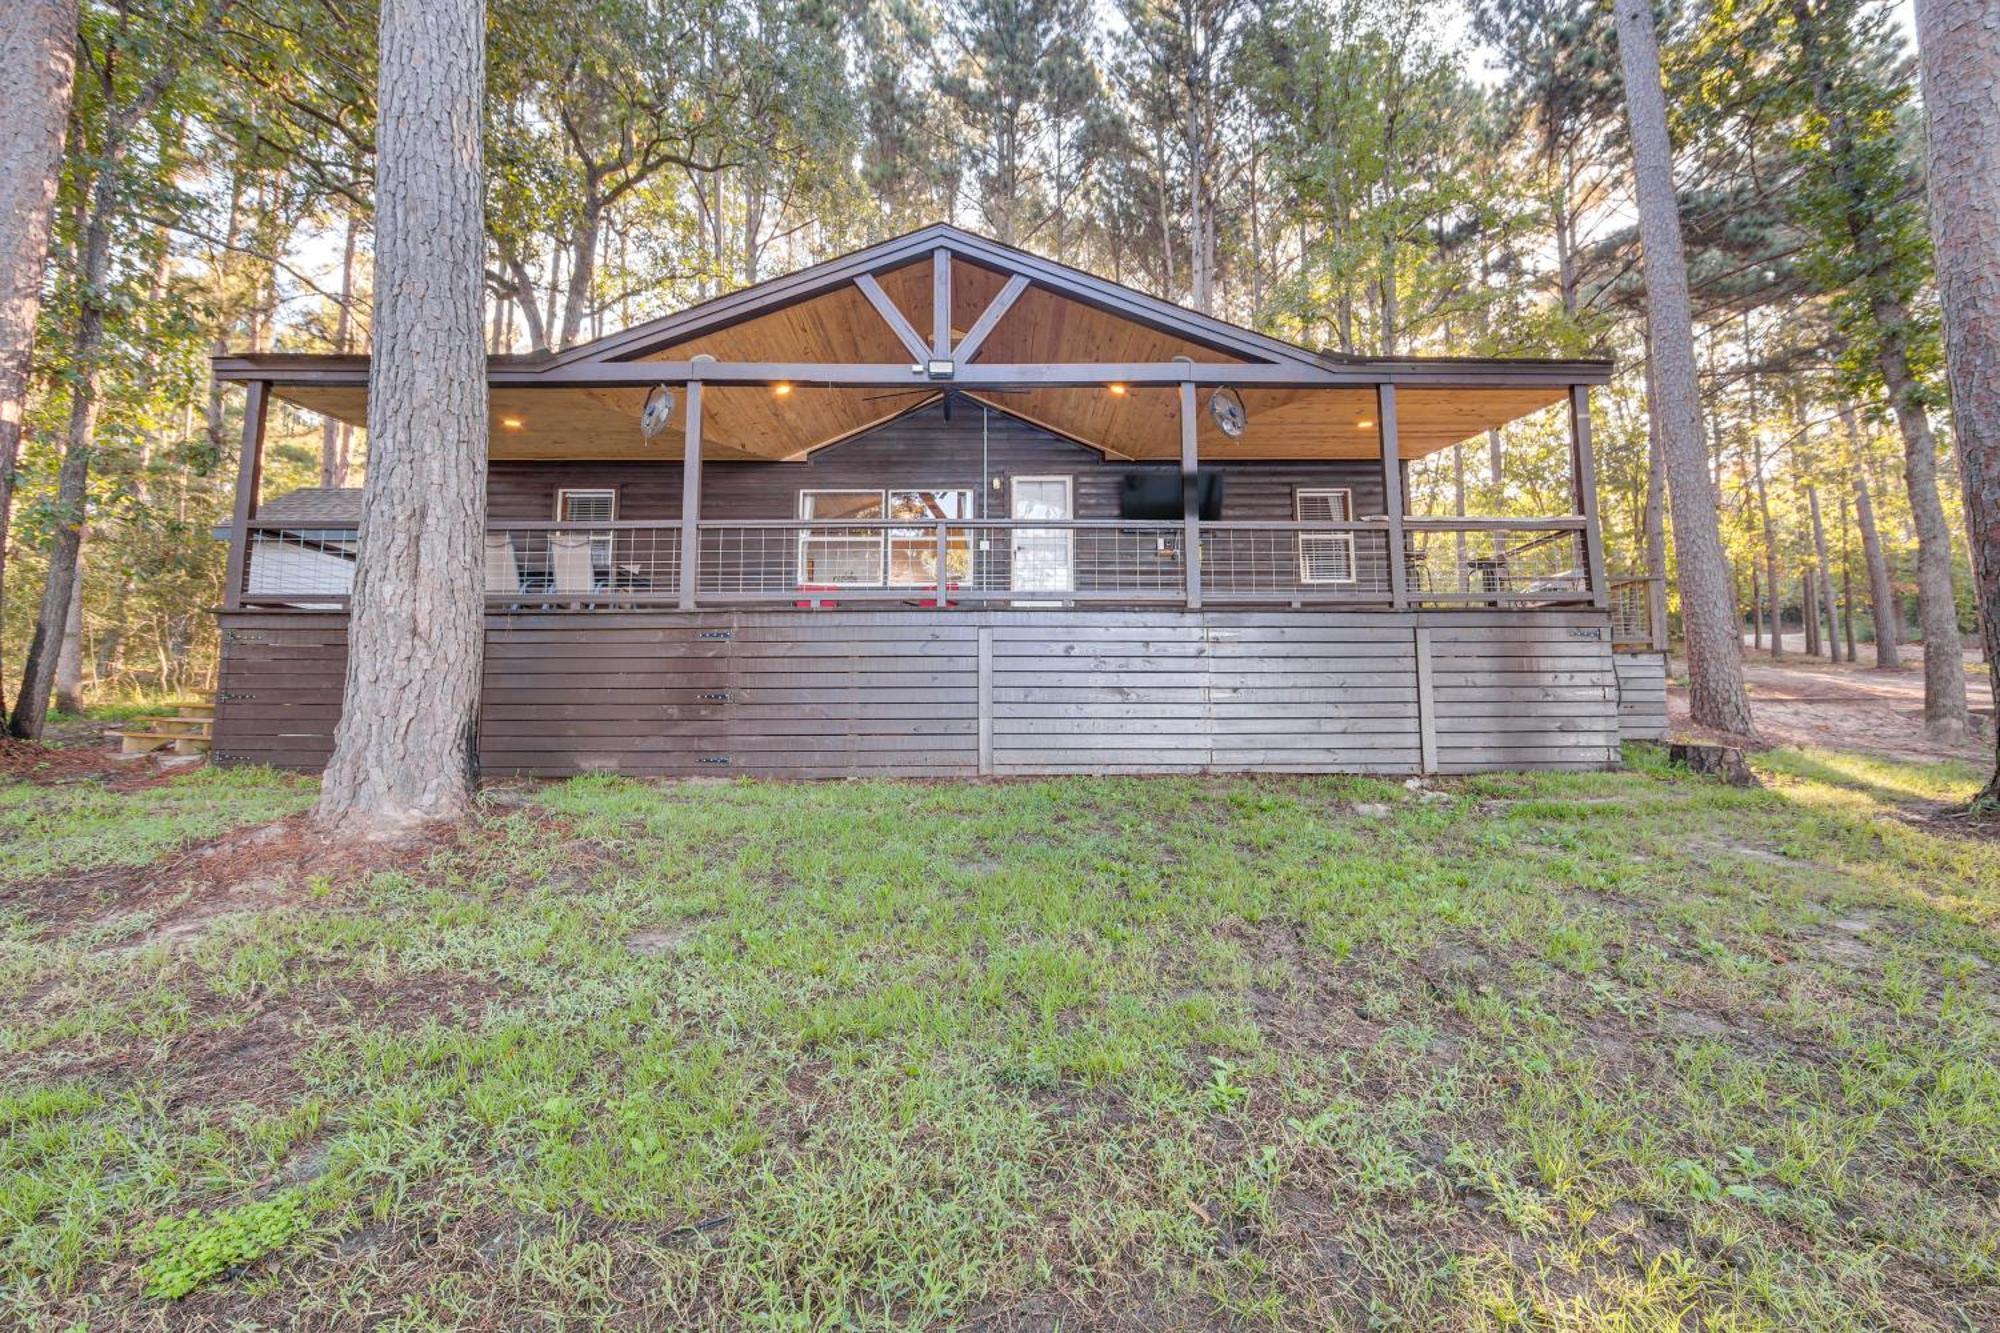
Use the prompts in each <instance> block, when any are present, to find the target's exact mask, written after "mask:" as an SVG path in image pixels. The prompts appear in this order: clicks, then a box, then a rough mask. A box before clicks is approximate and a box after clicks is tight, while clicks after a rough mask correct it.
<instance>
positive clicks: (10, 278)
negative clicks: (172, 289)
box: [0, 0, 77, 714]
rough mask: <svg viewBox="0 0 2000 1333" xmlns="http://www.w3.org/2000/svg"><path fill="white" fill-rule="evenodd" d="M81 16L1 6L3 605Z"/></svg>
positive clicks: (65, 3)
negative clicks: (17, 470) (17, 472)
mask: <svg viewBox="0 0 2000 1333" xmlns="http://www.w3.org/2000/svg"><path fill="white" fill-rule="evenodd" d="M76 22H77V10H76V0H9V3H8V4H6V5H3V6H0V612H4V609H5V606H6V603H5V600H4V597H5V592H6V582H7V531H8V527H9V524H10V521H11V519H12V517H13V512H14V468H15V465H16V463H17V462H18V461H19V459H20V456H21V430H22V425H23V419H24V417H25V414H26V412H27V399H28V368H29V364H30V362H31V361H32V359H33V356H34V348H35V321H36V319H37V318H38V317H39V316H40V314H41V308H42V270H43V268H44V267H45V266H46V265H47V263H48V257H49V230H50V225H51V223H50V219H51V217H52V215H53V214H54V211H55V203H56V184H57V181H58V180H59V178H60V176H61V172H62V155H63V136H64V133H65V131H66V130H67V129H68V128H69V106H70V96H71V93H72V91H73V89H74V88H75V85H76ZM6 711H7V689H6V685H5V684H4V683H0V714H4V713H5V712H6Z"/></svg>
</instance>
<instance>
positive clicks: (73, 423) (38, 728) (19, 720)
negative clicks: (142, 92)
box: [7, 152, 119, 740]
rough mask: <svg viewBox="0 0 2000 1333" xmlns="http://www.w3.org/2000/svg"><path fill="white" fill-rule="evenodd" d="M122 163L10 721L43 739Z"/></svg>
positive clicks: (89, 437)
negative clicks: (31, 626) (44, 570)
mask: <svg viewBox="0 0 2000 1333" xmlns="http://www.w3.org/2000/svg"><path fill="white" fill-rule="evenodd" d="M118 163H119V157H118V155H117V154H116V153H115V152H107V154H106V160H105V161H104V162H103V163H101V164H100V165H99V166H98V168H97V179H96V180H95V182H93V184H92V186H91V193H90V207H89V210H88V214H87V219H86V221H85V224H84V234H83V271H82V273H81V275H80V278H81V281H80V283H79V289H80V291H79V295H78V297H77V319H76V350H75V358H76V365H77V373H76V375H75V378H74V381H73V383H72V384H71V386H70V402H69V433H68V436H67V438H66V439H65V441H64V444H63V457H62V466H61V467H60V468H58V469H57V471H56V524H55V532H54V534H53V536H52V537H51V539H50V542H49V566H48V572H47V574H46V576H45V580H44V583H43V585H42V605H41V610H40V612H39V613H38V614H37V615H36V617H35V633H34V637H33V638H32V639H30V640H29V641H28V653H27V656H26V658H24V659H23V661H22V665H21V693H20V697H18V698H17V699H15V700H14V713H13V716H12V717H11V718H9V720H8V724H7V727H8V730H9V731H11V732H12V733H13V734H14V735H16V736H19V737H21V738H22V739H24V740H36V739H39V738H40V737H41V734H42V726H43V724H44V723H45V722H46V721H47V720H48V711H49V699H50V695H51V693H52V692H53V691H54V689H55V678H56V658H57V656H58V655H59V654H60V653H61V651H62V633H63V626H64V625H65V624H67V623H68V621H69V604H70V595H71V591H72V587H71V585H72V584H74V582H75V581H76V560H77V551H78V549H79V548H80V547H81V545H82V542H83V511H84V504H85V501H86V500H87V498H88V496H89V492H90V451H91V444H92V441H93V440H95V439H96V436H97V388H98V374H99V369H100V368H99V365H98V359H99V356H100V355H101V353H102V350H103V346H104V321H105V316H106V314H107V310H106V305H107V302H108V300H109V292H108V291H107V290H106V283H107V281H108V279H109V277H110V271H111V215H112V211H113V210H114V209H115V208H116V207H117V204H118V188H117V186H118Z"/></svg>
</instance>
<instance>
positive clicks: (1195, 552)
mask: <svg viewBox="0 0 2000 1333" xmlns="http://www.w3.org/2000/svg"><path fill="white" fill-rule="evenodd" d="M1195 432H1196V419H1195V414H1194V381H1193V380H1182V381H1181V569H1182V571H1183V574H1184V577H1185V579H1186V587H1187V605H1188V610H1190V611H1199V610H1200V609H1201V484H1200V483H1201V464H1200V462H1199V460H1198V459H1197V458H1196V456H1195Z"/></svg>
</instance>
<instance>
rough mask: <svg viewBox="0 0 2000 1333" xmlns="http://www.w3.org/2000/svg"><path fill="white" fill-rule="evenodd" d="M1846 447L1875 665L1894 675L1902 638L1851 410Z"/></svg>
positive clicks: (1846, 413)
mask: <svg viewBox="0 0 2000 1333" xmlns="http://www.w3.org/2000/svg"><path fill="white" fill-rule="evenodd" d="M1840 415H1841V419H1842V420H1843V421H1844V422H1846V424H1847V443H1848V447H1849V449H1850V450H1852V451H1853V454H1854V523H1855V526H1856V527H1858V528H1860V529H1861V559H1862V562H1863V563H1864V564H1866V565H1867V566H1868V611H1869V615H1870V616H1871V617H1872V618H1873V619H1874V621H1875V665H1876V667H1877V668H1878V669H1879V670H1883V671H1893V670H1895V669H1896V668H1898V667H1900V666H1902V664H1903V659H1902V654H1901V653H1899V652H1898V651H1897V649H1896V644H1897V641H1898V639H1899V638H1900V637H1901V634H1902V626H1901V625H1900V624H1898V623H1897V611H1896V595H1895V591H1894V590H1893V589H1892V588H1891V587H1890V586H1889V562H1888V561H1887V560H1885V559H1883V557H1882V534H1881V533H1880V532H1878V531H1876V528H1875V505H1874V502H1873V500H1872V499H1871V498H1870V496H1869V494H1868V458H1867V455H1865V454H1864V453H1862V451H1861V431H1860V427H1859V426H1857V425H1856V424H1855V416H1856V413H1855V411H1854V409H1853V408H1852V407H1848V408H1843V409H1842V410H1841V413H1840Z"/></svg>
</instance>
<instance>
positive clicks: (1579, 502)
mask: <svg viewBox="0 0 2000 1333" xmlns="http://www.w3.org/2000/svg"><path fill="white" fill-rule="evenodd" d="M1569 459H1570V469H1569V475H1570V480H1571V482H1572V483H1573V484H1574V485H1575V487H1576V512H1577V513H1579V514H1581V515H1582V516H1583V555H1584V564H1585V567H1586V569H1587V570H1588V571H1589V575H1590V604H1591V605H1592V606H1594V607H1597V608H1598V609H1599V610H1604V609H1606V608H1608V607H1609V606H1610V605H1611V590H1610V588H1609V587H1607V586H1606V584H1605V581H1604V533H1603V531H1602V530H1601V529H1600V528H1599V527H1598V525H1597V464H1596V463H1595V462H1594V461H1593V460H1592V459H1591V451H1590V386H1589V385H1587V384H1572V385H1570V388H1569ZM1649 595H1650V594H1649Z"/></svg>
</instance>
